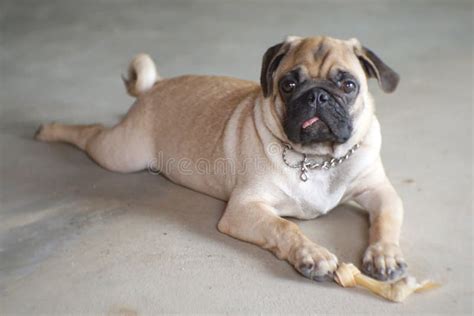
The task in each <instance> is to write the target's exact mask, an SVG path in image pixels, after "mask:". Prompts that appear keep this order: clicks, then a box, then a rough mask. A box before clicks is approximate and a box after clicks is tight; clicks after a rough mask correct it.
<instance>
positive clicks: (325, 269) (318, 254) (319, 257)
mask: <svg viewBox="0 0 474 316" xmlns="http://www.w3.org/2000/svg"><path fill="white" fill-rule="evenodd" d="M292 261H293V264H294V266H295V268H296V270H297V271H298V272H299V273H301V274H302V275H304V276H305V277H307V278H309V279H312V280H315V281H318V282H320V281H326V280H331V279H332V276H333V273H334V271H335V270H336V269H337V257H336V256H335V255H333V254H332V253H331V252H329V250H327V249H326V248H324V247H321V246H318V245H316V244H313V243H308V244H305V245H302V246H300V247H298V248H297V249H296V250H295V252H294V255H293V260H292Z"/></svg>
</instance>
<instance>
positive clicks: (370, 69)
mask: <svg viewBox="0 0 474 316" xmlns="http://www.w3.org/2000/svg"><path fill="white" fill-rule="evenodd" d="M357 44H358V42H357ZM354 51H355V54H356V55H357V57H358V58H359V61H360V63H361V65H362V68H363V69H364V71H365V73H366V75H367V78H377V80H378V82H379V86H380V88H382V90H383V91H384V92H386V93H390V92H393V91H395V89H396V88H397V86H398V82H399V81H400V76H399V75H398V74H397V73H396V72H395V71H394V70H393V69H392V68H390V67H389V66H387V65H386V64H385V63H384V62H383V61H382V60H381V59H380V58H379V57H378V56H377V55H375V53H374V52H372V51H371V50H370V49H368V48H366V47H364V46H362V45H360V44H358V45H356V47H355V50H354Z"/></svg>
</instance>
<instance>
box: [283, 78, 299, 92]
mask: <svg viewBox="0 0 474 316" xmlns="http://www.w3.org/2000/svg"><path fill="white" fill-rule="evenodd" d="M295 88H296V81H294V80H293V79H285V80H283V82H282V83H281V90H282V91H283V92H284V93H290V92H292V91H293V90H295Z"/></svg>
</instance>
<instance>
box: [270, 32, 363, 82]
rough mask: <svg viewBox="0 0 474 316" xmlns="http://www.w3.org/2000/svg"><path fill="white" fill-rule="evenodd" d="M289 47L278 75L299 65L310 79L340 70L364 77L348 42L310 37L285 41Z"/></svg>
mask: <svg viewBox="0 0 474 316" xmlns="http://www.w3.org/2000/svg"><path fill="white" fill-rule="evenodd" d="M288 45H290V47H291V48H290V50H289V51H288V54H287V56H285V58H284V59H283V60H282V63H281V65H280V67H279V68H278V71H277V77H279V76H282V75H284V74H286V73H288V72H289V71H291V70H293V69H296V68H300V69H301V70H302V71H303V72H305V73H306V74H307V75H308V76H309V77H311V78H328V77H330V75H332V74H333V73H334V72H337V71H339V70H341V71H347V72H350V73H352V74H353V75H354V76H356V77H357V78H363V76H364V73H363V70H362V67H361V66H360V64H359V61H358V59H357V57H356V55H355V54H354V46H353V43H351V41H342V40H338V39H334V38H328V37H311V38H305V39H300V40H294V42H290V43H288Z"/></svg>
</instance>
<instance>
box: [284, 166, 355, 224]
mask: <svg viewBox="0 0 474 316" xmlns="http://www.w3.org/2000/svg"><path fill="white" fill-rule="evenodd" d="M294 171H296V170H294ZM308 177H309V178H308V180H307V181H305V182H304V181H302V180H301V179H300V178H299V173H297V174H294V175H292V176H290V177H288V178H287V180H289V181H287V182H286V184H285V185H284V188H283V190H284V191H286V193H287V196H290V197H291V198H290V199H288V200H287V201H285V202H282V203H281V205H280V206H279V209H280V211H281V212H283V214H281V215H283V216H292V217H296V218H301V219H310V218H315V217H318V216H320V215H323V214H326V213H327V212H329V211H330V210H331V209H333V208H334V207H336V206H337V205H338V204H339V203H340V202H341V200H342V198H343V196H344V194H345V193H346V191H347V188H348V187H349V185H350V183H351V181H352V177H351V172H349V170H347V168H343V166H340V169H339V170H314V171H311V172H310V173H309V174H308Z"/></svg>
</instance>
